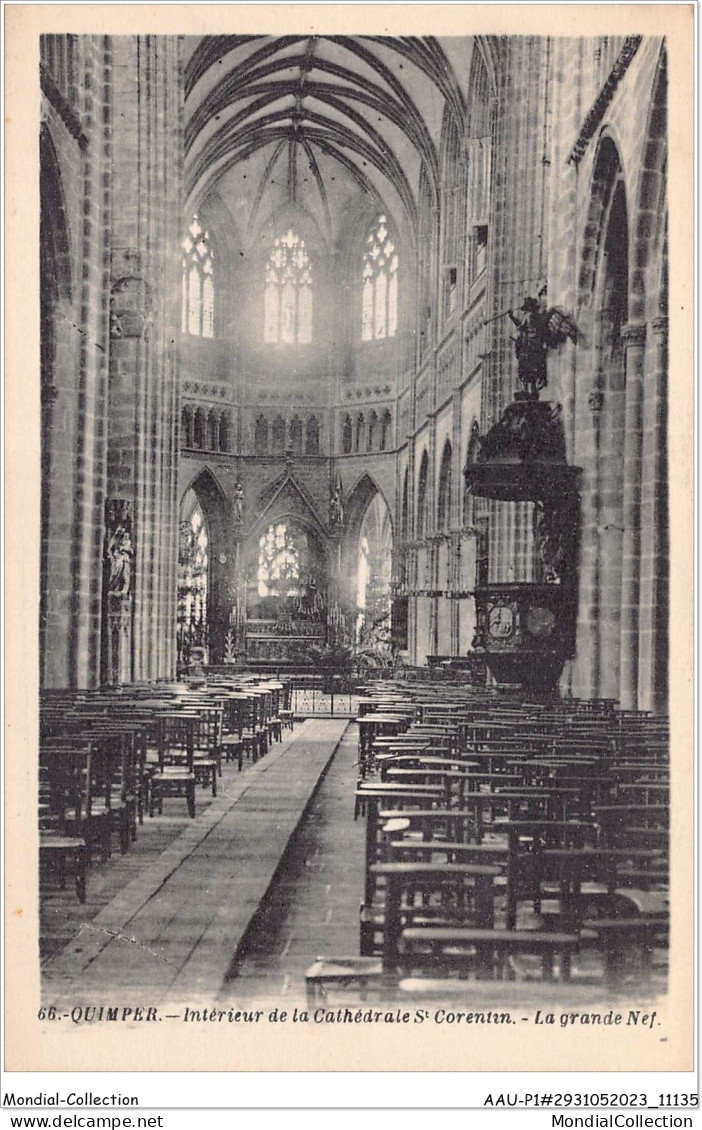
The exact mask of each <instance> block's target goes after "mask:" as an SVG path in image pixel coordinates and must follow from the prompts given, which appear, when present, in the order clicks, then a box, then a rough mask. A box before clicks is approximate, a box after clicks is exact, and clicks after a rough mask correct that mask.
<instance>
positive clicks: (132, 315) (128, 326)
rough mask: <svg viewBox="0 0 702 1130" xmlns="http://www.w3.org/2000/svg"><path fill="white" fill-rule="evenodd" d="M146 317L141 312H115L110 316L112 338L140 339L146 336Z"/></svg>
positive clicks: (115, 339) (116, 339)
mask: <svg viewBox="0 0 702 1130" xmlns="http://www.w3.org/2000/svg"><path fill="white" fill-rule="evenodd" d="M145 331H146V316H145V315H144V314H142V313H141V311H139V310H113V311H112V312H111V314H110V337H111V338H112V340H113V341H119V340H120V338H140V337H144V336H145Z"/></svg>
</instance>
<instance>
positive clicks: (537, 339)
mask: <svg viewBox="0 0 702 1130" xmlns="http://www.w3.org/2000/svg"><path fill="white" fill-rule="evenodd" d="M543 293H544V291H541V292H540V295H539V298H525V299H524V302H523V303H522V305H521V307H520V311H519V313H520V314H521V315H523V316H522V317H519V316H518V314H516V313H515V312H514V310H508V311H507V313H508V314H509V317H510V319H511V321H512V322H513V323H514V325H515V326H516V327H517V336H516V338H515V339H514V348H515V352H516V354H517V373H518V376H519V379H520V381H521V382H522V384H523V385H524V389H525V391H526V394H527V398H528V399H529V400H538V397H539V389H542V388H544V387H545V386H546V384H547V382H548V375H547V367H546V358H547V356H548V351H549V349H555V348H556V346H558V345H561V344H562V343H563V342H564V341H566V340H567V339H568V338H570V339H571V340H572V341H576V340H577V329H576V327H575V325H574V323H573V321H572V319H571V318H570V316H569V315H568V314H566V313H565V311H563V310H560V309H559V307H557V306H552V307H551V308H550V309H547V308H546V306H544V304H543V303H542V301H541V295H542V294H543Z"/></svg>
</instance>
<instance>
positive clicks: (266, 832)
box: [43, 719, 348, 1005]
mask: <svg viewBox="0 0 702 1130" xmlns="http://www.w3.org/2000/svg"><path fill="white" fill-rule="evenodd" d="M347 724H348V723H347V721H346V720H345V719H310V720H308V721H306V722H304V723H302V724H301V725H299V726H296V728H295V731H294V733H293V735H291V736H290V737H288V738H287V740H286V741H285V742H283V743H281V744H280V745H279V746H276V747H274V749H273V750H271V751H270V752H269V753H268V755H267V756H266V757H265V758H263V759H262V760H261V761H259V762H258V763H257V764H256V765H255V766H252V767H250V768H249V770H248V771H247V772H246V773H244V774H241V775H240V776H239V775H237V776H236V777H234V778H232V777H231V776H229V775H228V780H227V782H226V787H225V789H224V791H222V792H220V795H219V796H218V797H216V798H215V799H213V800H212V802H211V803H210V804H209V806H208V807H207V808H206V809H205V811H203V812H202V813H201V814H200V815H199V816H198V817H197V818H196V819H195V820H194V821H189V822H188V824H187V825H186V826H185V827H184V828H183V830H182V832H181V833H180V834H179V835H178V836H177V837H176V838H175V839H174V840H173V842H172V843H170V844H169V845H168V847H166V848H165V850H164V851H163V852H162V853H161V855H159V856H158V857H157V858H156V859H154V860H153V861H151V862H150V863H148V864H147V865H146V866H145V868H144V870H143V871H141V872H140V873H139V874H137V875H136V876H135V877H134V878H133V879H132V880H131V881H130V882H128V883H127V885H126V886H125V888H124V889H123V890H122V891H120V892H118V893H117V894H116V895H115V897H114V898H113V899H111V901H110V902H109V903H107V905H106V906H104V907H103V908H102V909H101V910H100V911H99V912H98V913H97V914H96V915H95V917H94V918H93V919H92V920H91V921H84V922H82V923H81V926H80V928H79V929H78V931H77V933H76V935H75V936H74V937H73V938H72V939H71V941H70V942H69V943H68V944H67V945H66V946H65V947H64V948H63V949H62V950H61V951H60V952H59V953H57V954H56V955H55V956H54V957H53V958H51V959H50V960H49V961H47V962H46V964H45V965H44V968H43V995H44V997H45V999H46V1000H47V1002H51V1003H58V1004H59V1005H61V1003H62V1002H65V1003H67V1002H69V1001H70V1003H71V1005H74V1004H80V1003H81V1002H82V1001H94V1000H95V999H96V995H98V996H99V999H100V1001H101V1002H105V1003H109V1001H110V999H119V1000H122V999H123V997H124V990H125V989H127V988H128V989H130V990H132V991H136V990H141V991H143V992H144V993H147V994H148V997H149V999H150V1000H153V998H154V994H155V993H156V992H158V993H159V994H160V995H161V996H163V997H167V998H168V999H178V998H180V999H183V1000H186V999H187V1000H192V999H194V997H195V996H200V995H202V996H204V997H211V996H212V995H216V994H217V993H218V992H219V991H220V990H221V987H222V984H223V982H224V981H225V979H226V976H227V973H228V971H229V968H230V966H231V964H232V962H233V960H234V958H235V956H236V953H237V951H238V949H239V946H240V943H241V941H242V939H243V937H244V936H245V934H246V931H247V929H248V927H249V924H250V923H251V920H252V918H253V917H254V915H255V914H256V912H257V911H258V908H259V906H260V904H261V901H262V900H263V898H264V896H265V894H266V892H267V890H268V889H269V887H270V885H271V882H272V880H273V878H274V876H275V874H276V871H277V869H278V866H279V863H280V860H281V858H282V857H283V855H284V853H285V851H286V848H287V846H288V844H289V842H290V840H291V837H292V836H293V834H294V832H295V831H296V829H297V827H298V825H299V823H300V821H301V819H302V817H303V815H304V813H305V811H306V809H307V806H308V804H309V802H310V799H311V797H312V796H313V795H314V792H315V789H316V788H317V785H318V783H319V780H320V778H321V777H322V775H323V774H324V771H325V770H326V768H327V765H328V764H329V761H330V760H331V758H332V756H333V754H334V751H335V750H336V748H337V746H338V744H339V741H340V739H341V737H342V735H343V733H344V730H345V729H346V726H347ZM176 803H177V802H176ZM167 805H168V802H166V806H165V807H166V808H167ZM154 819H155V820H158V819H159V818H158V817H155V818H154Z"/></svg>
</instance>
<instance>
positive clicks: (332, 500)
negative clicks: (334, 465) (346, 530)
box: [329, 476, 344, 533]
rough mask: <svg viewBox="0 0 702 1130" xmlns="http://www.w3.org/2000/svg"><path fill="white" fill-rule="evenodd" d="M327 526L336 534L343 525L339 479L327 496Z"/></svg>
mask: <svg viewBox="0 0 702 1130" xmlns="http://www.w3.org/2000/svg"><path fill="white" fill-rule="evenodd" d="M329 525H330V526H331V528H332V530H334V531H336V532H337V533H338V532H339V531H341V529H342V528H343V525H344V496H343V493H342V489H341V479H340V478H339V477H338V476H337V480H336V482H335V484H334V486H333V487H332V489H331V492H330V495H329Z"/></svg>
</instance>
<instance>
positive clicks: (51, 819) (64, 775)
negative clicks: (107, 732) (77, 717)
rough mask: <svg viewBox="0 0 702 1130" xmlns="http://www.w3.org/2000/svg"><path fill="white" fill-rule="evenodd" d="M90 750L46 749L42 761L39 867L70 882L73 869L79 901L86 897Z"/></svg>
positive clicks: (40, 768) (43, 871)
mask: <svg viewBox="0 0 702 1130" xmlns="http://www.w3.org/2000/svg"><path fill="white" fill-rule="evenodd" d="M86 760H87V752H85V751H76V750H68V749H60V750H58V751H52V752H51V753H49V752H48V751H47V750H46V748H45V750H44V751H43V755H40V763H39V867H40V872H41V873H43V874H46V873H51V874H54V875H57V876H58V879H59V885H60V887H61V888H62V889H63V888H64V887H65V885H66V872H67V871H68V870H72V871H73V873H74V876H75V888H76V896H77V898H78V901H79V902H81V903H83V902H85V898H86V885H87V868H88V864H89V855H88V845H87V843H86V839H85V835H84V826H83V817H84V813H83V782H84V779H85V761H86Z"/></svg>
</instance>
